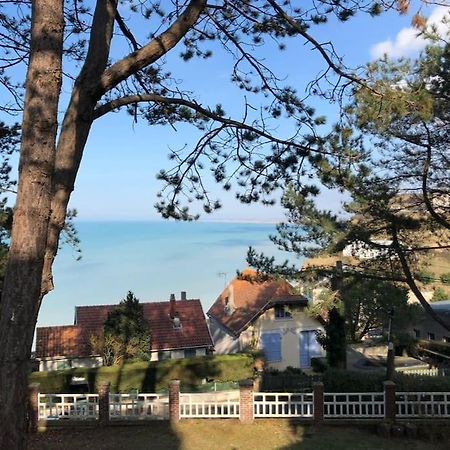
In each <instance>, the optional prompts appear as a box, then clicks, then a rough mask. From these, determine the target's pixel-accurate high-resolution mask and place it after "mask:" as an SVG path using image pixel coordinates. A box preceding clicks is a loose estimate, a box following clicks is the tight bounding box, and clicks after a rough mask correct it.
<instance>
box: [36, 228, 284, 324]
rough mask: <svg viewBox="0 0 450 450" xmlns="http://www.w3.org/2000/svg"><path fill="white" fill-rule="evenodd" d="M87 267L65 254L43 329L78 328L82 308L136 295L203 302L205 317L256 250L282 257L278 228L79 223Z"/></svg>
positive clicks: (57, 269)
mask: <svg viewBox="0 0 450 450" xmlns="http://www.w3.org/2000/svg"><path fill="white" fill-rule="evenodd" d="M76 226H77V229H78V232H79V237H80V239H81V249H82V259H81V261H76V256H77V255H76V254H75V253H74V252H73V251H72V250H71V249H70V248H68V247H63V248H62V249H61V250H60V253H59V255H58V256H57V260H56V262H55V266H54V281H55V290H54V291H53V292H52V293H50V294H49V295H48V296H47V297H46V298H45V299H44V302H43V305H42V308H41V312H40V315H39V320H38V326H47V325H63V324H71V323H73V317H74V308H75V306H76V305H94V304H108V303H118V302H119V301H120V300H121V299H122V298H123V297H124V296H125V295H126V293H127V291H128V290H131V291H133V292H134V293H135V295H136V296H137V297H138V298H139V299H140V300H141V301H161V300H167V299H169V296H170V294H171V293H175V294H176V297H177V298H179V295H180V292H181V291H186V292H187V296H188V298H200V299H201V301H202V304H203V308H204V310H205V312H206V311H207V310H208V308H209V307H210V306H211V304H212V303H213V302H214V300H215V299H216V298H217V296H218V295H219V294H220V292H221V291H222V290H223V288H224V286H225V285H226V283H227V281H230V280H231V279H232V278H233V277H234V276H235V274H236V270H239V269H243V268H245V267H246V262H245V256H246V252H247V248H248V246H249V245H251V246H253V247H255V248H256V249H257V250H258V251H264V252H266V253H267V254H275V255H278V256H279V257H280V258H282V259H283V260H284V259H286V255H285V254H284V255H283V254H282V253H281V252H277V251H276V249H275V247H274V245H273V244H272V243H271V242H270V240H269V238H268V236H269V234H271V233H274V231H275V226H274V225H271V224H243V223H209V222H195V223H192V222H191V223H178V222H81V223H77V225H76Z"/></svg>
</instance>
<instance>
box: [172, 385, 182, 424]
mask: <svg viewBox="0 0 450 450" xmlns="http://www.w3.org/2000/svg"><path fill="white" fill-rule="evenodd" d="M169 420H170V422H171V423H177V422H179V421H180V380H172V381H171V382H170V385H169Z"/></svg>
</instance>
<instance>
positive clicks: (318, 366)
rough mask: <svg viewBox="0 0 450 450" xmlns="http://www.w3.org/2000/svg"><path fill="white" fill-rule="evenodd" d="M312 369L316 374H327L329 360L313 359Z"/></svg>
mask: <svg viewBox="0 0 450 450" xmlns="http://www.w3.org/2000/svg"><path fill="white" fill-rule="evenodd" d="M311 368H312V369H313V370H314V372H325V370H327V368H328V365H327V359H326V358H311Z"/></svg>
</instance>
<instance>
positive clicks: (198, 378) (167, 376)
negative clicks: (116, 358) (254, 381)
mask: <svg viewBox="0 0 450 450" xmlns="http://www.w3.org/2000/svg"><path fill="white" fill-rule="evenodd" d="M253 367H254V360H253V358H252V357H251V356H249V355H244V354H238V355H220V356H202V357H196V358H187V359H177V360H167V361H160V362H150V363H148V362H136V363H128V364H124V365H123V366H112V367H98V368H90V369H88V368H76V369H67V370H57V371H52V372H33V373H32V374H31V375H30V382H31V383H39V384H40V389H39V390H40V392H42V393H64V392H69V391H70V383H71V380H72V377H73V376H76V377H84V378H86V380H87V382H88V385H89V392H91V393H92V392H97V390H98V386H99V385H100V384H102V383H105V382H109V383H111V392H130V391H132V390H136V389H137V390H139V391H140V392H162V391H167V389H168V386H169V383H170V380H173V379H179V380H181V389H182V390H184V391H189V390H196V387H197V386H200V385H201V384H202V382H203V380H204V379H207V380H208V381H217V382H235V381H239V380H243V379H247V378H252V377H253V372H254V369H253Z"/></svg>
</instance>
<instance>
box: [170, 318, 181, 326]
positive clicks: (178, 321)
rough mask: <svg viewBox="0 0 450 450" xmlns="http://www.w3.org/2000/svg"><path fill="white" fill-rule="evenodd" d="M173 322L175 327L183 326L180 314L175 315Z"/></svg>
mask: <svg viewBox="0 0 450 450" xmlns="http://www.w3.org/2000/svg"><path fill="white" fill-rule="evenodd" d="M172 324H173V327H174V328H175V329H179V328H181V320H180V318H179V317H178V316H175V317H174V318H173V319H172Z"/></svg>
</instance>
